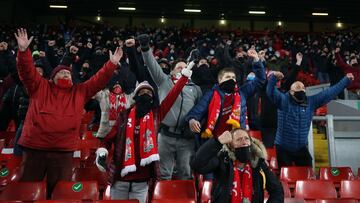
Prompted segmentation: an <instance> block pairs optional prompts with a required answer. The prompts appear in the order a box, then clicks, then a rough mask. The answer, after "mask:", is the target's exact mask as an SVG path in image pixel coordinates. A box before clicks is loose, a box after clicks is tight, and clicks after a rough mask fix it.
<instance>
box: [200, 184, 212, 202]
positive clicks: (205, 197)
mask: <svg viewBox="0 0 360 203" xmlns="http://www.w3.org/2000/svg"><path fill="white" fill-rule="evenodd" d="M211 189H212V181H211V180H205V181H204V185H203V188H202V192H201V203H210V202H211Z"/></svg>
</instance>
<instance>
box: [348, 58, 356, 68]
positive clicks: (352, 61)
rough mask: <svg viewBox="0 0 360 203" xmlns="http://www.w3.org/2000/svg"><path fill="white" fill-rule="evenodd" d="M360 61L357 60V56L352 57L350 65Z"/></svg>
mask: <svg viewBox="0 0 360 203" xmlns="http://www.w3.org/2000/svg"><path fill="white" fill-rule="evenodd" d="M357 63H358V62H357V59H356V58H353V59H351V61H350V65H351V66H352V65H354V64H357Z"/></svg>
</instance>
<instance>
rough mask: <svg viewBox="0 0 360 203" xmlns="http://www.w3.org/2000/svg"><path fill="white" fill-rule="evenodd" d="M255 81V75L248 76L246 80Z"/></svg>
mask: <svg viewBox="0 0 360 203" xmlns="http://www.w3.org/2000/svg"><path fill="white" fill-rule="evenodd" d="M254 79H255V75H253V74H251V75H248V76H247V78H246V80H248V81H253V80H254Z"/></svg>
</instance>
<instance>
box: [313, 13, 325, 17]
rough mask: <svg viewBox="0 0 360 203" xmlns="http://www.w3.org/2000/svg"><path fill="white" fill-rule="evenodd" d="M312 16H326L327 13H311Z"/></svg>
mask: <svg viewBox="0 0 360 203" xmlns="http://www.w3.org/2000/svg"><path fill="white" fill-rule="evenodd" d="M312 15H313V16H328V15H329V13H312Z"/></svg>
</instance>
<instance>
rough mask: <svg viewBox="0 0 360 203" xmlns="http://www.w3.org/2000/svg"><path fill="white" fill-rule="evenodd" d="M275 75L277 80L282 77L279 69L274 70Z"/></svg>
mask: <svg viewBox="0 0 360 203" xmlns="http://www.w3.org/2000/svg"><path fill="white" fill-rule="evenodd" d="M273 74H274V75H275V77H276V78H277V79H278V80H282V79H283V78H284V74H283V73H282V72H280V71H274V73H273Z"/></svg>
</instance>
